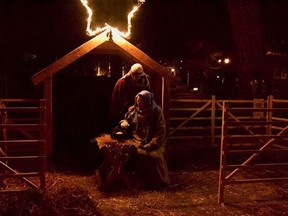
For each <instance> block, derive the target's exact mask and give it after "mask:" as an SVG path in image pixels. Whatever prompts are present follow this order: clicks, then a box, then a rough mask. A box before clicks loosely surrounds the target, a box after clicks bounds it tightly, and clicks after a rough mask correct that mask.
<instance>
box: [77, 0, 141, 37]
mask: <svg viewBox="0 0 288 216" xmlns="http://www.w3.org/2000/svg"><path fill="white" fill-rule="evenodd" d="M80 1H81V3H82V5H83V6H84V7H85V9H86V11H87V13H88V17H87V26H86V33H87V34H88V35H89V36H95V35H97V34H100V33H101V32H103V31H106V30H108V29H113V30H114V31H116V32H117V33H118V34H120V35H121V36H122V37H125V38H129V37H130V35H131V28H132V24H131V20H132V18H133V16H134V14H135V13H136V12H137V11H138V10H139V8H140V7H141V5H142V4H144V2H145V0H137V2H138V4H137V5H136V6H134V7H133V9H132V10H131V11H130V12H129V13H128V15H127V32H121V31H120V30H118V29H117V28H116V27H112V26H110V25H109V24H107V23H105V26H103V27H96V28H95V29H94V30H92V29H91V22H92V16H93V11H92V9H91V8H90V6H89V5H88V4H89V3H88V0H80ZM104 1H105V0H104Z"/></svg>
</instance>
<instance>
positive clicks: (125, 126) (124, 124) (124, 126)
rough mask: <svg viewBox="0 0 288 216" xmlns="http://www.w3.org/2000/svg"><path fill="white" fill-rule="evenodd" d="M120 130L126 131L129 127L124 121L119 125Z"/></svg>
mask: <svg viewBox="0 0 288 216" xmlns="http://www.w3.org/2000/svg"><path fill="white" fill-rule="evenodd" d="M120 126H121V128H124V129H127V128H128V127H129V126H130V125H129V123H128V122H127V121H126V120H123V121H121V123H120Z"/></svg>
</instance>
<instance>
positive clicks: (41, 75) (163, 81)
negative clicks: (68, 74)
mask: <svg viewBox="0 0 288 216" xmlns="http://www.w3.org/2000/svg"><path fill="white" fill-rule="evenodd" d="M88 53H97V54H117V55H120V56H122V57H124V58H125V59H129V60H130V61H131V62H139V63H140V64H142V65H143V68H144V70H145V72H146V73H147V74H148V75H150V76H151V87H152V91H153V93H154V96H155V100H156V102H157V103H158V104H159V105H161V106H162V108H163V112H164V115H165V116H168V109H167V106H168V101H169V90H170V83H171V82H177V81H178V79H177V78H176V77H175V76H173V75H172V74H170V72H169V71H168V69H166V68H164V67H162V66H161V65H160V64H159V63H157V62H156V61H154V60H153V59H152V58H150V57H149V56H148V55H146V54H145V53H144V52H142V51H141V50H140V49H138V48H137V47H135V46H134V45H132V44H131V43H130V42H128V41H127V40H126V39H124V38H122V37H121V36H120V35H119V34H118V33H117V32H115V31H114V30H113V29H111V30H107V31H105V32H103V33H101V34H99V35H97V36H95V37H94V38H92V39H91V40H89V41H87V42H86V43H84V44H82V45H81V46H79V47H77V48H76V49H74V50H73V51H71V52H70V53H68V54H66V55H65V56H63V57H62V58H60V59H59V60H57V61H55V62H54V63H52V64H51V65H49V66H48V67H46V68H44V69H43V70H41V71H39V72H38V73H36V74H35V75H33V76H32V82H33V83H34V84H35V85H38V84H43V86H44V93H43V94H44V98H45V100H46V102H47V133H48V135H47V148H46V149H47V154H51V152H52V148H53V147H52V146H53V145H52V131H53V122H52V115H53V110H52V107H53V106H52V103H53V96H52V95H53V93H52V92H53V75H55V74H56V73H58V72H60V71H61V70H63V69H64V68H66V67H67V66H68V65H70V64H72V63H73V62H75V61H77V60H78V59H80V58H81V57H83V56H84V55H86V54H88Z"/></svg>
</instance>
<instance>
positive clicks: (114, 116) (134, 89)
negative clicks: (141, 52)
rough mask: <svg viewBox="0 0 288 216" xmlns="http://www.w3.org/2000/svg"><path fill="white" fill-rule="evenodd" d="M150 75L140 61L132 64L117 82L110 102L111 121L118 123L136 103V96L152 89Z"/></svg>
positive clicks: (113, 123)
mask: <svg viewBox="0 0 288 216" xmlns="http://www.w3.org/2000/svg"><path fill="white" fill-rule="evenodd" d="M149 79H150V77H149V76H148V75H147V74H146V73H145V72H144V71H143V67H142V65H141V64H139V63H135V64H133V65H132V66H131V69H130V71H129V72H128V73H127V74H126V75H125V76H124V77H121V78H120V79H119V80H118V81H117V82H116V84H115V87H114V90H113V93H112V98H111V102H110V122H111V124H112V125H116V124H118V122H119V121H120V120H122V119H123V118H124V115H125V113H126V112H127V110H128V108H129V107H130V106H132V105H133V104H134V100H135V96H136V95H137V94H138V93H139V92H140V91H142V90H147V91H150V82H149Z"/></svg>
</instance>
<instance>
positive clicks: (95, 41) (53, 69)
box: [31, 31, 107, 85]
mask: <svg viewBox="0 0 288 216" xmlns="http://www.w3.org/2000/svg"><path fill="white" fill-rule="evenodd" d="M106 41H107V32H106V31H105V32H103V33H101V34H99V35H97V36H96V37H94V38H92V39H91V40H89V41H87V42H86V43H84V44H82V45H81V46H79V47H77V48H76V49H74V50H73V51H71V52H70V53H68V54H66V55H65V56H63V57H62V58H60V59H59V60H58V61H56V62H54V63H52V64H50V65H49V66H48V67H46V68H44V69H43V70H41V71H39V72H38V73H36V74H35V75H34V76H32V78H31V79H32V82H33V83H34V84H35V85H38V84H39V83H41V82H43V81H44V80H46V79H47V78H49V77H51V76H53V75H54V74H55V73H57V72H58V71H60V70H62V69H63V68H65V67H66V66H68V65H70V64H71V63H72V62H74V61H76V60H77V59H79V58H81V57H82V56H83V55H85V54H87V53H89V52H90V51H91V50H93V49H94V48H95V47H97V46H99V45H100V44H102V43H104V42H106Z"/></svg>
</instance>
